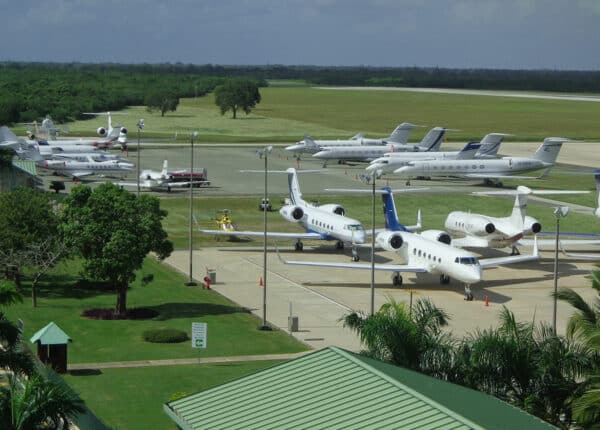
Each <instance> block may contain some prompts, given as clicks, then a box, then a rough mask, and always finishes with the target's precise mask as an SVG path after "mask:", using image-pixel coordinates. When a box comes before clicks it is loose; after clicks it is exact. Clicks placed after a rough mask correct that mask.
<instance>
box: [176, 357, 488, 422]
mask: <svg viewBox="0 0 600 430" xmlns="http://www.w3.org/2000/svg"><path fill="white" fill-rule="evenodd" d="M166 410H167V412H168V413H169V414H170V415H172V414H176V415H177V416H178V417H179V418H180V419H179V420H178V421H179V424H180V425H181V423H184V424H185V425H184V426H183V428H184V429H187V430H191V429H194V430H196V429H198V430H199V429H209V428H210V429H228V430H234V429H261V430H268V429H285V428H310V429H348V428H361V429H362V428H373V429H395V428H399V427H404V426H405V425H414V426H415V428H417V427H419V424H420V423H422V424H424V425H431V426H432V428H433V424H435V423H436V422H438V423H442V422H443V423H444V425H449V426H453V427H455V428H478V426H476V425H472V423H470V422H469V420H467V419H465V418H463V417H459V416H452V414H451V413H448V411H446V410H445V408H444V407H441V406H440V405H438V404H436V403H435V402H430V401H428V400H427V399H426V398H424V397H422V396H418V395H416V394H415V393H414V392H412V390H411V389H405V388H403V387H402V386H401V384H399V383H398V382H397V381H395V380H393V379H392V378H387V377H386V376H385V375H382V374H381V373H380V372H379V371H376V370H375V369H371V368H369V366H367V365H365V363H362V362H360V360H356V359H354V358H353V357H352V355H351V354H349V353H346V352H344V351H342V350H338V349H335V348H328V349H324V350H321V351H318V352H315V353H312V354H309V355H306V356H304V357H301V358H299V359H296V360H293V361H290V362H287V363H284V364H280V365H277V366H274V367H272V368H269V369H266V370H263V371H261V372H258V373H255V374H253V375H250V376H248V377H246V378H242V379H240V380H237V381H232V382H230V383H227V384H224V385H222V386H220V387H215V388H212V389H209V390H206V391H204V392H201V393H198V394H195V395H192V396H188V397H186V398H183V399H180V400H177V401H174V402H172V403H170V404H168V405H167V408H166Z"/></svg>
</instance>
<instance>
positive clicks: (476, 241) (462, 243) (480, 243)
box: [451, 236, 489, 248]
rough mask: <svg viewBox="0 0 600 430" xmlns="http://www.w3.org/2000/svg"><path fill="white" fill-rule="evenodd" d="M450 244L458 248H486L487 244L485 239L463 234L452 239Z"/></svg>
mask: <svg viewBox="0 0 600 430" xmlns="http://www.w3.org/2000/svg"><path fill="white" fill-rule="evenodd" d="M451 243H452V246H456V247H458V248H487V247H488V246H489V244H488V241H487V240H486V239H483V238H480V237H474V236H465V237H459V238H456V239H452V242H451Z"/></svg>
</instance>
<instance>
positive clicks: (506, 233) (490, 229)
mask: <svg viewBox="0 0 600 430" xmlns="http://www.w3.org/2000/svg"><path fill="white" fill-rule="evenodd" d="M587 192H588V191H566V190H560V191H559V190H532V189H530V188H528V187H525V186H522V185H520V186H518V187H517V189H516V190H503V191H481V192H475V193H473V194H476V195H511V196H515V203H514V205H513V210H512V213H511V215H510V216H507V217H493V216H488V215H483V214H477V213H472V212H462V211H454V212H450V213H449V214H448V216H447V217H446V221H445V223H444V228H445V229H446V230H447V231H448V232H449V233H450V234H451V235H452V244H453V245H454V246H460V247H473V248H504V247H511V248H512V255H517V254H519V251H518V249H517V247H516V245H517V244H520V243H519V241H520V240H521V239H522V238H523V237H524V236H526V235H529V234H537V233H539V232H540V231H541V230H542V225H541V224H540V222H539V221H538V220H537V219H535V218H533V217H531V216H528V215H527V201H528V198H529V196H530V195H552V194H585V193H587ZM542 242H545V241H543V240H538V244H540V245H541V244H542ZM565 243H566V244H582V243H586V244H589V243H600V240H595V241H593V242H590V241H571V240H568V241H566V242H565Z"/></svg>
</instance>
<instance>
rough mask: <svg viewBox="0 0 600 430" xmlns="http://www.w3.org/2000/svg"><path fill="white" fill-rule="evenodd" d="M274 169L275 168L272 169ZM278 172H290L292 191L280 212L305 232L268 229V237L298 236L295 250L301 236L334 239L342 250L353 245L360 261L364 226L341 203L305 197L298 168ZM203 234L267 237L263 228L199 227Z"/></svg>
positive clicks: (299, 247)
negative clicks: (316, 201)
mask: <svg viewBox="0 0 600 430" xmlns="http://www.w3.org/2000/svg"><path fill="white" fill-rule="evenodd" d="M270 172H274V171H270ZM276 173H287V175H288V184H289V190H290V198H289V200H290V202H289V204H286V205H285V206H283V207H282V208H281V209H279V213H280V214H281V215H282V216H283V217H284V218H285V219H286V221H290V222H294V223H298V224H300V225H301V226H302V227H304V229H305V232H304V233H287V232H273V231H267V237H268V238H285V239H296V246H295V248H296V251H301V250H302V249H303V244H302V239H317V240H335V241H337V242H336V248H337V249H343V247H344V244H346V243H347V244H351V245H352V260H353V261H358V260H359V256H358V252H357V251H356V246H357V245H361V244H364V243H365V239H366V234H365V229H364V227H363V225H362V224H361V222H360V221H358V220H356V219H353V218H349V217H347V216H346V215H345V213H346V210H345V209H344V207H343V206H341V205H338V204H325V205H321V206H315V205H313V204H311V203H309V202H306V201H305V200H303V199H302V193H301V191H300V185H299V184H298V175H297V172H296V169H294V168H289V169H287V170H285V171H279V172H276ZM200 232H201V233H206V234H216V235H223V234H225V235H227V236H234V235H235V236H250V237H264V231H227V232H223V231H222V230H203V229H201V230H200Z"/></svg>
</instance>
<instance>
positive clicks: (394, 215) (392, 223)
mask: <svg viewBox="0 0 600 430" xmlns="http://www.w3.org/2000/svg"><path fill="white" fill-rule="evenodd" d="M382 190H383V191H384V193H383V194H382V195H381V199H382V200H383V217H384V220H385V228H386V229H388V230H392V231H408V230H407V228H406V227H405V226H403V225H402V224H400V221H399V220H398V212H397V211H396V204H395V203H394V196H393V194H392V189H391V188H390V187H383V188H382Z"/></svg>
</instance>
